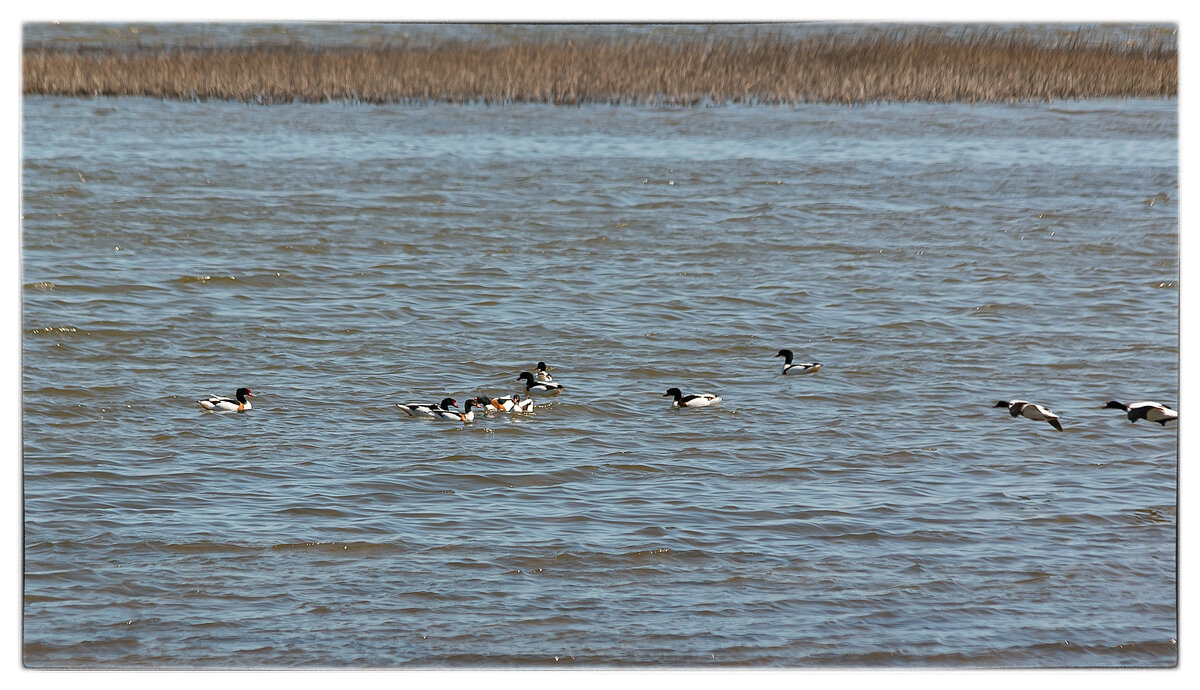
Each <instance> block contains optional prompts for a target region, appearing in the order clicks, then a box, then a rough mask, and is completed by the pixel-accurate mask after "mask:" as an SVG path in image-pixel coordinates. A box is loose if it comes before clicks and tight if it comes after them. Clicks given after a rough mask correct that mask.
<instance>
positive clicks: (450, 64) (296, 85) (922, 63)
mask: <svg viewBox="0 0 1200 690" xmlns="http://www.w3.org/2000/svg"><path fill="white" fill-rule="evenodd" d="M23 74H24V92H25V93H26V94H47V95H66V96H149V97H155V98H168V99H202V100H207V99H225V100H238V101H247V102H253V103H280V102H292V101H302V102H321V101H333V100H349V101H360V102H378V103H385V102H452V103H554V104H581V103H607V104H647V103H649V104H664V105H695V104H701V103H715V104H723V103H750V104H786V103H790V104H795V103H867V102H880V101H883V102H913V101H919V102H933V103H941V102H1009V101H1028V100H1038V101H1044V100H1057V99H1081V98H1110V97H1118V98H1120V97H1169V96H1175V95H1177V89H1178V59H1177V55H1176V51H1175V50H1174V49H1173V48H1165V47H1150V48H1147V47H1139V48H1133V47H1128V46H1121V45H1096V44H1094V43H1092V44H1086V45H1073V44H1069V43H1063V44H1057V45H1046V44H1038V43H1036V42H1033V41H1029V40H1022V39H1016V38H1003V37H994V36H988V35H981V36H978V37H963V38H960V39H958V40H945V39H936V38H922V37H916V38H903V37H901V38H875V39H863V38H846V37H840V38H839V37H828V38H821V39H806V40H785V39H758V40H752V41H744V40H743V41H738V40H715V41H693V42H675V43H667V42H656V41H653V40H648V39H635V40H626V41H574V42H565V43H539V42H526V43H515V44H510V45H483V44H470V43H451V44H444V45H436V46H420V47H404V46H394V47H374V48H361V49H359V48H325V49H322V48H311V47H261V48H232V49H188V50H164V49H154V50H134V51H125V50H103V49H101V50H84V49H79V50H58V49H53V50H51V49H42V48H27V49H26V50H25V51H24V60H23Z"/></svg>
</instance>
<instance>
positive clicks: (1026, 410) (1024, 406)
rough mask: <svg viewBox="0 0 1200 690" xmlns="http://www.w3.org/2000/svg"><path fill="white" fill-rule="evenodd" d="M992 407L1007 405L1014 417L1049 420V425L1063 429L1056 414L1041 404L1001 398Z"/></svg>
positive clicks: (1041, 420) (1040, 420)
mask: <svg viewBox="0 0 1200 690" xmlns="http://www.w3.org/2000/svg"><path fill="white" fill-rule="evenodd" d="M993 407H1007V408H1008V413H1009V414H1011V415H1012V416H1014V417H1016V416H1022V417H1026V418H1028V419H1035V420H1037V421H1039V422H1049V423H1050V426H1052V427H1054V428H1055V429H1058V430H1059V431H1062V430H1063V428H1062V424H1059V422H1058V415H1056V414H1054V413H1053V412H1051V411H1050V410H1048V409H1046V408H1044V407H1042V406H1041V405H1035V404H1033V403H1031V402H1026V401H1024V400H1001V401H999V402H997V403H996V404H995V405H994V406H993Z"/></svg>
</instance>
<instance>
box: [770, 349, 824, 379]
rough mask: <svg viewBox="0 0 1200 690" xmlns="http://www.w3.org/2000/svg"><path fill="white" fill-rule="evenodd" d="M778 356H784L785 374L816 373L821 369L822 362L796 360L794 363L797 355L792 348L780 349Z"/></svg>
mask: <svg viewBox="0 0 1200 690" xmlns="http://www.w3.org/2000/svg"><path fill="white" fill-rule="evenodd" d="M775 356H776V357H783V373H784V374H814V373H816V372H817V371H819V370H820V369H821V363H820V362H796V363H795V364H793V363H792V360H793V359H794V358H795V355H794V354H792V351H791V350H780V351H779V354H777V355H775Z"/></svg>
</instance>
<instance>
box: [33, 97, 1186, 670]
mask: <svg viewBox="0 0 1200 690" xmlns="http://www.w3.org/2000/svg"><path fill="white" fill-rule="evenodd" d="M23 108H24V114H23V123H24V132H23V154H24V160H23V199H22V201H23V225H22V233H23V234H22V240H23V247H22V250H23V266H24V275H23V277H22V282H23V284H24V290H23V298H22V309H23V314H22V319H23V324H24V332H23V333H24V334H23V341H22V348H23V351H22V354H23V387H24V389H23V429H22V430H23V436H24V438H23V444H24V487H23V488H24V519H25V532H24V559H25V560H24V569H25V570H24V572H25V591H24V595H25V605H24V621H23V625H24V629H23V634H24V660H25V663H26V664H28V665H30V666H36V667H63V666H65V667H88V666H104V667H122V666H125V667H144V666H200V667H206V666H221V667H230V666H232V667H258V666H292V665H298V666H304V665H312V666H337V667H340V666H396V665H405V664H411V665H423V666H445V665H472V666H474V665H485V666H508V665H514V664H518V665H522V664H538V665H540V664H551V665H552V664H575V665H609V664H620V665H638V664H648V665H670V666H679V665H689V666H690V665H706V664H716V665H753V666H828V665H901V666H963V665H969V666H980V665H982V666H1050V665H1053V666H1060V665H1061V666H1081V665H1088V666H1165V665H1170V664H1173V663H1175V660H1176V653H1177V650H1176V645H1175V637H1176V607H1175V604H1176V599H1175V596H1176V584H1177V583H1176V532H1175V528H1176V469H1177V464H1176V448H1177V432H1176V430H1175V429H1174V428H1173V426H1172V427H1167V428H1160V427H1159V426H1158V425H1155V424H1148V423H1145V422H1139V423H1137V424H1130V423H1129V422H1128V421H1127V420H1126V419H1125V418H1124V417H1123V416H1122V415H1121V414H1120V413H1118V412H1114V411H1112V410H1102V409H1100V408H1101V406H1102V405H1103V403H1104V402H1105V401H1106V400H1109V399H1114V398H1115V399H1118V400H1122V401H1128V400H1130V399H1152V400H1159V401H1161V402H1163V403H1167V404H1169V405H1172V406H1174V405H1175V403H1176V402H1177V400H1178V384H1177V374H1178V337H1177V328H1178V288H1177V285H1178V280H1179V275H1178V260H1177V253H1178V206H1177V203H1176V197H1177V189H1178V167H1177V131H1176V125H1177V104H1176V103H1175V102H1174V101H1128V102H1125V101H1122V102H1088V103H1068V104H1039V105H1015V106H986V107H979V106H969V105H962V106H936V107H935V106H915V105H906V106H870V107H861V108H841V107H804V108H795V109H783V108H778V109H777V108H717V109H703V110H671V109H652V108H611V107H584V108H559V109H556V108H552V107H541V106H539V107H507V108H491V109H489V108H484V107H461V106H434V107H425V108H413V107H374V106H372V107H366V106H355V105H341V104H337V105H296V106H282V107H278V106H277V107H269V108H268V107H248V106H245V105H240V104H227V103H164V102H158V101H148V100H115V99H114V100H73V99H46V98H26V99H25V100H24V103H23ZM784 347H788V348H791V349H793V350H795V351H796V352H797V355H798V356H799V357H800V358H801V359H802V360H810V359H816V360H818V361H820V362H822V363H823V365H824V367H823V368H822V369H821V371H820V372H818V373H817V374H814V375H810V376H802V377H792V376H788V377H783V376H780V375H779V367H780V364H781V363H780V360H779V359H777V358H774V357H773V355H774V354H775V353H776V351H777V350H779V349H780V348H784ZM538 360H544V361H546V362H548V363H549V364H550V365H551V366H552V367H553V370H552V371H553V373H554V375H555V377H556V379H557V380H558V381H560V382H562V383H563V384H565V385H566V387H567V392H566V393H564V394H563V395H561V396H559V397H558V398H555V399H553V400H552V401H549V402H548V403H547V404H545V405H544V406H542V407H539V408H538V409H537V410H536V411H535V412H534V413H533V414H531V415H527V416H524V417H509V416H503V417H491V418H487V419H480V420H477V421H475V422H474V423H472V424H468V425H463V424H457V423H438V422H433V421H422V420H414V419H409V418H406V417H404V416H403V414H402V413H401V412H400V411H399V410H398V409H397V408H396V407H395V406H394V403H396V402H406V401H430V402H432V401H436V400H438V399H440V398H442V397H443V396H445V395H449V396H451V397H455V398H457V399H458V400H459V401H460V403H461V402H462V401H463V400H464V399H465V398H466V397H468V396H470V395H474V394H482V393H488V394H502V393H509V392H516V391H517V390H518V382H517V381H516V380H515V379H516V377H517V374H519V373H520V372H521V371H523V370H529V369H530V368H531V367H532V365H533V364H534V363H535V362H537V361H538ZM239 386H247V387H250V388H251V389H253V390H254V393H255V397H254V399H253V403H254V409H253V410H251V411H250V412H248V413H245V414H225V415H216V414H210V413H204V412H202V411H201V410H200V408H199V407H198V406H197V405H196V403H195V400H196V399H197V398H199V397H202V396H204V395H207V394H209V393H220V394H224V395H230V394H232V393H233V391H234V389H235V388H237V387H239ZM671 386H678V387H680V388H683V389H684V391H685V392H715V393H718V394H720V395H721V396H722V397H723V398H724V402H723V403H722V404H721V405H720V406H718V407H716V408H709V409H700V410H681V411H675V410H672V409H671V408H670V406H669V403H668V400H667V399H665V398H663V397H661V396H662V394H663V392H664V391H665V390H666V389H667V388H668V387H671ZM1009 398H1022V399H1026V400H1032V401H1034V402H1040V403H1043V404H1045V405H1047V406H1048V407H1050V408H1051V409H1053V410H1054V411H1055V412H1057V413H1058V414H1060V415H1061V417H1062V423H1063V426H1064V428H1065V430H1064V431H1063V432H1057V431H1055V430H1053V429H1052V428H1050V426H1049V425H1047V424H1044V423H1041V422H1034V421H1031V420H1026V419H1013V418H1011V417H1010V416H1008V415H1007V414H1006V413H1005V411H1004V410H998V409H994V408H993V407H992V405H993V404H994V403H995V401H996V400H1000V399H1009Z"/></svg>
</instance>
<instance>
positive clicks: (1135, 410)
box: [1104, 400, 1179, 426]
mask: <svg viewBox="0 0 1200 690" xmlns="http://www.w3.org/2000/svg"><path fill="white" fill-rule="evenodd" d="M1104 409H1106V410H1107V409H1113V410H1123V411H1124V412H1125V416H1127V417H1129V421H1130V422H1137V420H1139V419H1145V420H1147V421H1150V422H1158V423H1159V424H1160V425H1162V426H1166V425H1167V422H1170V421H1174V420H1176V419H1179V413H1178V412H1176V411H1175V410H1172V409H1171V408H1169V407H1167V406H1166V405H1164V404H1162V403H1159V402H1153V401H1150V400H1143V401H1141V402H1135V403H1129V404H1128V405H1126V404H1125V403H1119V402H1117V401H1116V400H1109V401H1108V402H1107V403H1105V404H1104Z"/></svg>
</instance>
